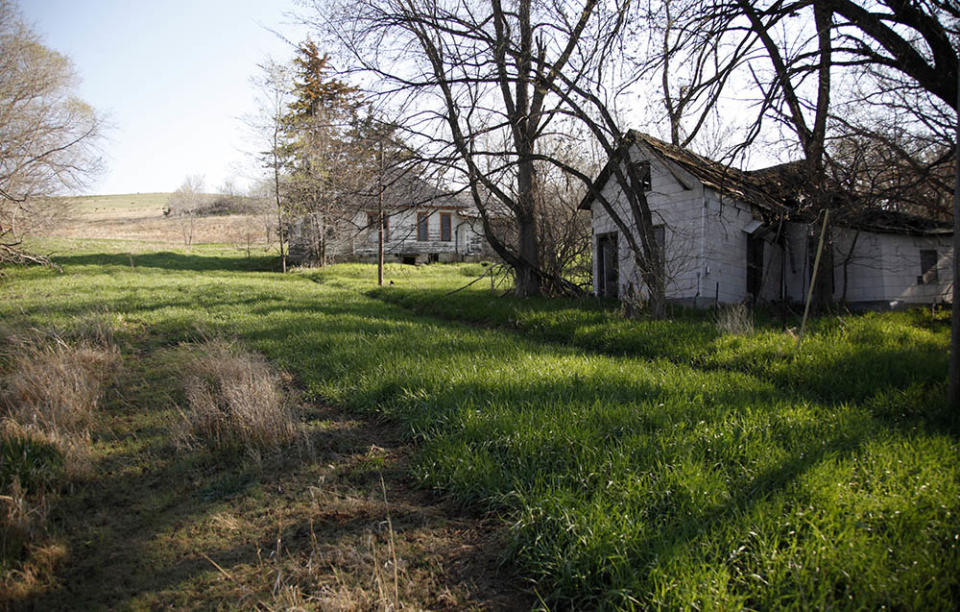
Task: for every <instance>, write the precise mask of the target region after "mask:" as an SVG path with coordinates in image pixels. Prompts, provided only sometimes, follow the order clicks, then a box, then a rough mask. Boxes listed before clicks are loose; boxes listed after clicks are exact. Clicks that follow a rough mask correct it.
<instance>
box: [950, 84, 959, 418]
mask: <svg viewBox="0 0 960 612" xmlns="http://www.w3.org/2000/svg"><path fill="white" fill-rule="evenodd" d="M956 110H957V134H956V138H957V143H956V146H957V150H956V153H955V155H956V160H955V161H956V166H957V167H956V171H955V174H954V185H953V279H952V282H953V291H952V295H953V304H952V305H951V307H950V374H949V378H950V406H951V407H952V408H953V418H954V421H956V422H960V355H958V354H957V353H958V351H960V286H958V283H960V70H957V109H956Z"/></svg>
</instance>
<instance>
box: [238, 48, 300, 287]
mask: <svg viewBox="0 0 960 612" xmlns="http://www.w3.org/2000/svg"><path fill="white" fill-rule="evenodd" d="M259 68H260V74H258V75H257V76H256V77H254V78H253V79H252V82H253V85H254V87H255V88H256V89H257V93H258V95H257V104H258V107H259V112H258V114H257V115H256V116H255V117H252V118H249V119H248V120H247V124H248V125H249V126H250V127H251V128H253V130H254V132H255V133H256V134H257V137H258V139H259V141H260V144H261V145H263V146H264V148H263V150H261V151H259V152H258V154H257V157H258V159H259V161H260V163H261V166H262V167H263V168H264V169H266V170H267V172H268V173H269V179H268V185H269V188H268V191H269V197H270V199H272V200H273V203H274V205H275V206H274V212H275V223H276V230H277V242H278V244H279V246H280V266H281V270H282V271H283V272H284V273H286V271H287V252H286V237H287V234H286V232H285V231H284V225H285V224H286V218H285V217H286V214H285V202H284V199H283V192H284V189H283V173H284V168H285V167H286V165H287V163H288V158H289V155H290V150H289V142H288V137H287V126H286V124H285V116H286V113H287V110H288V107H289V105H290V103H291V98H292V96H291V92H292V89H293V82H292V81H293V75H292V71H291V68H290V67H289V66H287V65H285V64H282V63H279V62H277V61H275V60H272V59H268V60H266V61H265V62H263V63H262V64H260V65H259ZM267 233H268V235H269V231H268V232H267Z"/></svg>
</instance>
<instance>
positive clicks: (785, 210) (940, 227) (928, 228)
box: [578, 130, 953, 235]
mask: <svg viewBox="0 0 960 612" xmlns="http://www.w3.org/2000/svg"><path fill="white" fill-rule="evenodd" d="M635 145H645V146H647V147H649V148H650V149H652V150H653V151H654V153H656V154H657V155H659V156H660V157H661V158H663V159H665V160H667V161H669V162H671V163H673V164H676V165H677V166H679V167H680V168H681V169H683V170H685V171H686V172H688V173H689V174H691V175H692V176H693V177H695V178H696V179H697V180H698V181H700V182H701V183H702V184H703V186H704V187H706V188H709V189H713V190H714V191H716V192H718V193H719V194H720V195H721V196H726V197H731V198H734V199H736V200H739V201H741V202H745V203H749V204H752V205H754V206H757V207H758V208H760V209H761V210H763V211H766V212H768V213H773V214H775V215H777V216H780V217H782V218H785V219H789V220H793V221H809V220H811V219H812V218H813V217H814V216H815V215H814V211H812V210H810V209H809V207H807V206H805V203H806V202H808V201H809V198H808V197H807V196H806V193H805V187H806V182H805V180H804V176H803V167H802V162H797V161H794V162H787V163H784V164H777V165H775V166H770V167H767V168H761V169H759V170H746V171H745V170H738V169H736V168H733V167H731V166H729V165H726V164H723V163H720V162H716V161H713V160H711V159H708V158H706V157H703V156H702V155H698V154H696V153H694V152H692V151H689V150H687V149H684V148H683V147H679V146H676V145H672V144H669V143H667V142H664V141H662V140H659V139H657V138H654V137H653V136H650V135H649V134H644V133H642V132H638V131H635V130H630V131H629V132H627V134H626V136H625V138H624V140H623V143H622V144H621V145H620V147H619V148H618V149H617V150H616V152H615V153H614V155H613V156H611V158H610V160H608V161H607V164H606V165H605V166H604V167H603V169H602V170H601V171H600V174H599V175H597V178H596V180H595V181H594V187H595V190H596V191H599V190H601V189H602V188H603V186H604V185H605V184H606V182H607V181H608V180H609V179H610V178H611V176H612V174H613V172H614V169H615V167H616V165H617V164H620V163H623V160H624V159H625V157H626V154H627V151H629V149H630V148H631V147H633V146H635ZM830 197H831V200H832V201H834V202H835V203H836V204H837V209H838V211H837V212H838V214H837V215H836V216H835V217H834V219H835V220H836V221H835V222H836V223H838V224H841V225H844V226H846V227H851V228H855V229H862V230H865V231H872V232H880V233H896V234H908V235H949V234H952V233H953V229H952V225H951V224H949V223H945V222H942V221H935V220H932V219H927V218H924V217H920V216H917V215H912V214H908V213H904V212H900V211H896V210H885V209H880V208H876V207H870V206H864V205H858V199H857V198H856V197H855V196H854V195H853V194H850V193H848V192H843V191H842V190H839V189H838V190H835V191H834V193H833V194H831V196H830ZM595 199H596V198H595V196H594V195H593V192H589V193H588V194H587V196H586V197H584V199H583V201H581V202H580V205H579V207H578V208H580V209H581V210H590V208H591V206H592V204H593V201H594V200H595Z"/></svg>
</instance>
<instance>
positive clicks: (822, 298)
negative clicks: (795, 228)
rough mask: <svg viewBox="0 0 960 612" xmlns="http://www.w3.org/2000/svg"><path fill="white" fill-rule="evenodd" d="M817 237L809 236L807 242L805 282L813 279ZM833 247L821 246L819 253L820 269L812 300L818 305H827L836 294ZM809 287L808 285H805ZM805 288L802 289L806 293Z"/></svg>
mask: <svg viewBox="0 0 960 612" xmlns="http://www.w3.org/2000/svg"><path fill="white" fill-rule="evenodd" d="M819 242H820V238H819V236H810V237H809V238H808V240H807V282H808V283H809V282H811V280H812V279H813V266H814V264H815V263H816V261H817V245H818V244H819ZM833 272H834V270H833V247H832V246H831V245H830V243H829V242H827V243H825V244H824V245H823V251H822V252H821V253H820V267H819V268H818V269H817V284H816V286H815V287H814V288H813V295H814V300H815V301H817V302H819V303H820V304H824V303H827V302H828V301H829V300H830V298H831V297H832V296H833V294H834V293H835V292H836V288H837V286H836V283H835V282H834V278H833ZM807 287H809V285H807ZM807 287H804V292H806V290H807Z"/></svg>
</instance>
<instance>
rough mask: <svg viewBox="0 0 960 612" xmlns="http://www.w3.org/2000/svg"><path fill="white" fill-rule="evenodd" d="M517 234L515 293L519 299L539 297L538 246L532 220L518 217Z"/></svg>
mask: <svg viewBox="0 0 960 612" xmlns="http://www.w3.org/2000/svg"><path fill="white" fill-rule="evenodd" d="M517 234H518V235H517V251H518V254H519V255H520V260H519V262H518V263H517V265H516V266H515V268H516V276H517V286H516V293H517V295H518V296H520V297H531V296H538V295H541V288H540V280H541V279H540V271H539V265H538V259H539V257H538V254H539V248H538V246H539V245H538V243H537V226H536V223H535V222H534V220H533V219H532V218H530V217H527V216H526V215H524V216H523V217H519V218H518V219H517Z"/></svg>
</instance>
